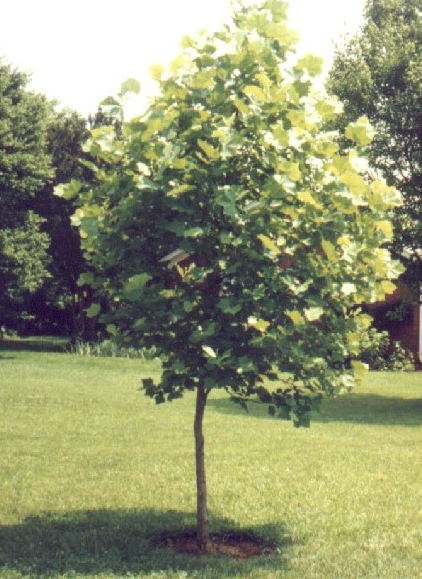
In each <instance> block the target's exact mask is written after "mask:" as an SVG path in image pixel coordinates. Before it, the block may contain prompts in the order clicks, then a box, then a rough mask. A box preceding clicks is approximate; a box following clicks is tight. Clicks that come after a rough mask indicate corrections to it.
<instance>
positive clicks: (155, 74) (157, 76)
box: [149, 64, 166, 82]
mask: <svg viewBox="0 0 422 579" xmlns="http://www.w3.org/2000/svg"><path fill="white" fill-rule="evenodd" d="M165 70H166V69H165V68H164V66H161V64H153V65H152V66H150V67H149V71H150V73H151V76H152V78H153V79H154V80H156V81H157V82H160V80H161V77H162V76H163V73H164V72H165Z"/></svg>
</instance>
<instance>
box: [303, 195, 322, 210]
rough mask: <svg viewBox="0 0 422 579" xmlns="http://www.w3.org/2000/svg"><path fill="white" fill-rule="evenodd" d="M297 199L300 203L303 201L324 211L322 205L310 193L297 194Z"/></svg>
mask: <svg viewBox="0 0 422 579" xmlns="http://www.w3.org/2000/svg"><path fill="white" fill-rule="evenodd" d="M297 198H298V199H299V201H303V202H304V203H309V205H313V207H315V208H316V209H322V205H321V203H318V201H315V199H314V198H313V197H312V194H311V193H310V192H309V191H301V192H300V193H298V194H297Z"/></svg>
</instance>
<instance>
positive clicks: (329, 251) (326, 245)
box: [321, 239, 337, 261]
mask: <svg viewBox="0 0 422 579" xmlns="http://www.w3.org/2000/svg"><path fill="white" fill-rule="evenodd" d="M321 245H322V249H323V250H324V253H325V255H326V256H327V257H328V259H329V260H330V261H337V254H336V248H335V247H334V245H333V244H332V243H331V242H330V241H327V240H326V239H323V240H322V242H321Z"/></svg>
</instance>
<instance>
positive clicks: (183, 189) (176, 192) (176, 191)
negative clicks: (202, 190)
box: [169, 185, 195, 195]
mask: <svg viewBox="0 0 422 579" xmlns="http://www.w3.org/2000/svg"><path fill="white" fill-rule="evenodd" d="M194 188H195V187H193V186H192V185H178V186H177V187H174V188H173V189H172V190H171V191H169V195H180V193H187V192H188V191H193V189H194Z"/></svg>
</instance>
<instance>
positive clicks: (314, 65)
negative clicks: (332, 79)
mask: <svg viewBox="0 0 422 579" xmlns="http://www.w3.org/2000/svg"><path fill="white" fill-rule="evenodd" d="M323 63H324V59H323V58H321V56H315V55H314V54H306V55H305V56H303V57H302V58H300V59H299V60H298V61H297V63H296V68H298V69H300V70H306V71H307V72H308V74H309V75H310V76H318V75H320V74H321V73H322V65H323Z"/></svg>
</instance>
